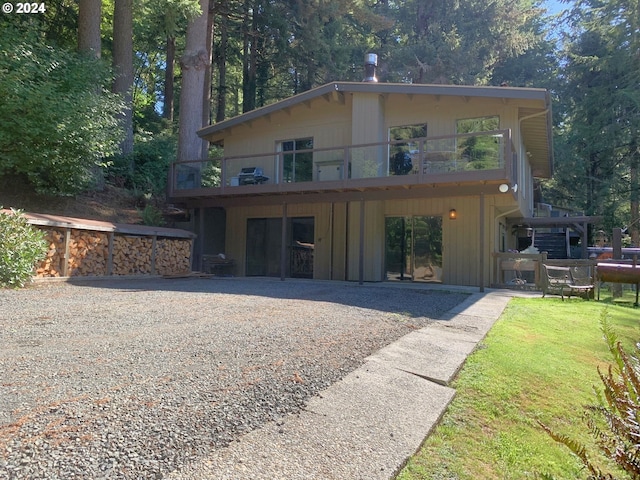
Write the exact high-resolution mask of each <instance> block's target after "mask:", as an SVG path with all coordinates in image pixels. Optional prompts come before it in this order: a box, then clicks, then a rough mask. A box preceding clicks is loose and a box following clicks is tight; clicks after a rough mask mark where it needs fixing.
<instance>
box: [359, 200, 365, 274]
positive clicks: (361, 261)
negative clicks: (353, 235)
mask: <svg viewBox="0 0 640 480" xmlns="http://www.w3.org/2000/svg"><path fill="white" fill-rule="evenodd" d="M359 250H360V251H359V252H358V283H359V284H360V285H362V284H363V283H364V199H361V200H360V248H359Z"/></svg>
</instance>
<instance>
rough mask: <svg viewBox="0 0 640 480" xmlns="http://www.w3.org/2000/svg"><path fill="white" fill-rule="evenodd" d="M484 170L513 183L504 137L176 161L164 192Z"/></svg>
mask: <svg viewBox="0 0 640 480" xmlns="http://www.w3.org/2000/svg"><path fill="white" fill-rule="evenodd" d="M490 170H493V171H500V172H499V175H498V176H499V177H500V178H508V179H512V180H514V183H515V180H516V179H517V158H516V154H515V149H514V147H513V142H512V139H511V131H510V130H495V131H490V132H481V133H468V134H460V135H451V136H441V137H423V138H412V139H407V140H393V141H390V142H384V143H374V144H366V145H343V146H336V147H330V148H314V149H308V150H296V151H278V152H270V153H264V154H257V155H246V156H229V157H222V158H220V159H207V160H195V161H179V162H175V163H173V164H172V165H171V169H170V180H169V193H170V196H180V194H181V192H184V193H186V191H189V195H194V194H195V195H198V194H202V195H215V194H233V193H236V192H237V193H247V192H246V188H247V187H249V186H250V187H251V188H256V187H258V190H259V191H261V192H262V191H264V192H265V193H266V192H269V191H274V192H277V191H298V190H299V191H304V190H311V189H323V188H333V187H341V188H349V187H354V188H356V187H361V186H375V185H378V184H380V185H384V184H403V183H404V182H406V183H416V182H417V183H433V182H434V181H438V180H439V179H441V180H444V179H447V178H448V179H449V180H450V178H449V177H451V176H452V175H455V176H461V175H464V174H467V175H468V174H470V173H472V172H479V171H490ZM497 173H498V172H497ZM239 187H245V188H239ZM197 190H202V192H201V193H198V192H194V191H197Z"/></svg>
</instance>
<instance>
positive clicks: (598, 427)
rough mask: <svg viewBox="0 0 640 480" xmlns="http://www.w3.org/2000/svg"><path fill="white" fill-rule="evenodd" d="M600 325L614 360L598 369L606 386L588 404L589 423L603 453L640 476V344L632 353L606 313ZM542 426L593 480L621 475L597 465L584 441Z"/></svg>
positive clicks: (631, 475) (632, 475)
mask: <svg viewBox="0 0 640 480" xmlns="http://www.w3.org/2000/svg"><path fill="white" fill-rule="evenodd" d="M600 324H601V328H602V332H603V335H604V339H605V341H606V342H607V346H608V348H609V352H610V353H611V355H612V357H613V360H614V361H613V365H610V366H609V368H608V369H607V371H606V372H602V371H601V370H600V368H598V374H599V375H600V380H601V381H602V384H603V386H604V389H603V391H602V393H598V396H597V398H598V404H596V405H589V406H586V407H585V426H586V428H587V429H588V430H589V433H590V434H591V435H592V436H593V438H594V439H595V443H596V445H597V447H598V450H599V453H601V454H603V455H604V456H605V457H606V458H608V459H609V460H611V461H612V462H613V463H614V464H616V466H617V467H618V468H619V470H620V472H624V474H625V477H624V478H630V479H640V441H639V439H640V363H639V359H638V354H639V353H640V346H639V345H638V344H636V352H635V354H634V355H629V354H628V353H627V352H626V351H625V350H624V348H623V347H622V345H621V344H620V342H619V341H618V339H617V335H616V334H615V332H614V331H613V329H612V328H611V326H610V325H609V323H608V321H607V318H606V312H605V313H603V317H602V319H601V321H600ZM541 425H542V424H541ZM542 428H544V430H545V431H546V432H547V433H548V434H549V435H550V436H551V438H553V439H554V440H555V441H557V442H559V443H560V444H562V445H564V446H566V447H567V448H569V450H571V452H573V454H575V455H576V456H577V457H578V458H579V459H580V460H581V461H582V463H583V464H584V466H585V467H586V469H587V471H588V472H589V475H588V479H589V480H613V479H614V478H620V477H616V476H614V475H613V474H611V473H607V472H603V471H602V470H601V469H600V468H599V467H598V466H597V465H595V464H594V462H593V460H592V455H590V453H589V452H588V451H587V448H586V447H585V446H584V445H582V444H581V443H580V442H578V441H576V440H574V439H572V438H569V437H568V436H567V435H563V434H561V433H557V432H555V431H553V430H552V429H551V428H549V427H548V426H546V425H542ZM543 478H545V479H549V478H551V477H549V476H543Z"/></svg>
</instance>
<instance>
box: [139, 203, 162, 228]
mask: <svg viewBox="0 0 640 480" xmlns="http://www.w3.org/2000/svg"><path fill="white" fill-rule="evenodd" d="M138 212H139V213H140V216H141V217H142V223H143V224H145V225H148V226H150V227H162V226H163V225H164V224H165V223H166V222H165V221H164V216H163V214H162V210H160V209H159V208H158V207H156V206H155V205H151V204H149V205H147V206H146V207H144V210H142V211H140V210H138Z"/></svg>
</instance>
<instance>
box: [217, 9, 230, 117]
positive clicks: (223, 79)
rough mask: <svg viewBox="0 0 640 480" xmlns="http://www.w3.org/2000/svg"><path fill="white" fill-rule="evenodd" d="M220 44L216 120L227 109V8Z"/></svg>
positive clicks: (222, 24) (224, 12) (223, 14)
mask: <svg viewBox="0 0 640 480" xmlns="http://www.w3.org/2000/svg"><path fill="white" fill-rule="evenodd" d="M218 28H220V45H219V47H218V55H217V62H216V63H217V66H218V93H217V106H216V122H221V121H223V120H224V119H225V117H226V111H227V43H228V41H229V31H228V28H229V13H228V10H227V8H225V9H224V10H223V11H222V12H221V15H220V24H219V27H218Z"/></svg>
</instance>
